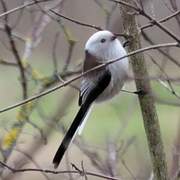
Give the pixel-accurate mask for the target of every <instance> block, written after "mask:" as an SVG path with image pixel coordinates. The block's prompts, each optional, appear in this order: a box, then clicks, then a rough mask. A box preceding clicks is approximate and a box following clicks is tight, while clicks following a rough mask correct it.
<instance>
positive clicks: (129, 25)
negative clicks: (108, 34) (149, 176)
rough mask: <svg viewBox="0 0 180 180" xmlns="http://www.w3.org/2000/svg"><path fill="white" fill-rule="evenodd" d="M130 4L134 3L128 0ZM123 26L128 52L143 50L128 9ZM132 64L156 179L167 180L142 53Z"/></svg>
mask: <svg viewBox="0 0 180 180" xmlns="http://www.w3.org/2000/svg"><path fill="white" fill-rule="evenodd" d="M126 1H127V2H128V3H130V2H132V1H130V0H126ZM120 11H121V15H122V21H123V26H124V29H125V32H126V33H128V34H129V35H131V36H132V38H131V39H130V43H129V45H128V51H129V52H131V51H134V50H137V49H139V48H141V43H140V37H139V34H138V29H137V24H136V21H135V15H133V14H132V10H131V13H129V12H130V10H129V9H128V8H127V7H124V6H122V7H120ZM131 64H132V68H133V72H134V76H135V83H136V88H137V90H141V92H144V93H141V94H139V96H138V97H139V102H140V107H141V111H142V116H143V121H144V128H145V132H146V136H147V142H148V147H149V151H150V156H151V160H152V167H153V173H154V178H155V179H156V180H167V179H168V173H167V164H166V158H165V153H164V148H163V142H162V138H161V133H160V126H159V121H158V116H157V112H156V108H155V103H154V100H153V97H152V96H151V86H150V81H149V80H148V77H149V75H148V72H147V67H146V63H145V58H144V55H143V54H142V53H140V54H136V55H134V56H132V57H131Z"/></svg>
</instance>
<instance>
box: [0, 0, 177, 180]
mask: <svg viewBox="0 0 180 180" xmlns="http://www.w3.org/2000/svg"><path fill="white" fill-rule="evenodd" d="M32 2H33V1H28V0H26V1H25V0H13V1H12V0H4V1H3V0H1V1H0V14H3V13H4V12H5V11H9V10H11V9H14V8H16V7H19V9H18V10H16V11H14V12H11V13H9V14H8V15H4V16H1V15H0V109H3V108H5V107H7V106H9V105H12V104H15V103H17V102H20V101H22V100H23V99H26V98H28V97H31V96H33V95H35V94H38V93H40V92H43V91H45V90H47V89H49V88H52V87H54V86H56V85H58V84H60V83H62V80H64V81H65V80H68V79H71V78H73V77H75V76H77V75H78V74H80V73H81V67H82V62H83V58H84V45H85V42H86V40H87V39H88V38H89V37H90V36H91V35H92V34H93V33H94V32H96V31H97V30H96V29H93V28H88V27H84V26H81V25H78V24H77V23H73V22H71V21H68V20H66V19H64V18H60V17H59V16H57V15H55V14H54V13H52V12H50V11H49V10H50V9H53V10H54V11H56V12H58V13H61V14H63V15H65V16H67V17H69V18H72V19H75V20H78V21H80V22H84V23H87V24H91V25H96V26H98V27H101V28H102V29H109V30H111V31H112V32H114V33H123V32H124V31H123V30H124V29H123V25H122V23H121V12H120V8H119V5H118V4H117V3H114V2H112V1H110V0H76V1H73V0H51V1H47V2H41V3H36V4H35V3H34V4H33V3H32ZM30 3H31V4H30ZM137 3H138V4H140V5H141V6H142V7H143V8H144V10H145V11H146V12H147V13H149V14H150V15H151V16H153V17H154V18H156V19H157V20H160V19H163V18H165V17H167V16H169V15H171V14H172V13H174V12H176V11H178V9H179V7H180V2H179V1H178V0H158V1H155V0H144V1H143V0H142V1H137ZM28 4H29V5H28ZM23 6H26V7H25V8H23ZM21 7H22V8H21ZM132 15H134V14H132ZM148 23H149V21H148V20H146V19H145V18H143V17H141V16H137V26H138V28H139V34H140V36H141V44H142V47H146V46H149V45H152V44H159V43H168V42H173V40H172V39H171V38H170V37H169V36H168V35H167V34H165V33H164V32H162V31H161V30H159V29H158V28H157V27H155V26H152V27H148V28H144V25H147V24H148ZM164 25H165V26H166V27H168V28H169V29H171V31H173V32H174V33H175V34H176V35H177V36H180V15H179V14H178V15H177V16H174V17H173V18H171V19H169V20H167V21H166V22H164ZM7 27H10V32H8V28H7ZM120 40H121V42H122V43H124V42H125V39H124V38H122V37H120ZM144 55H145V57H146V61H147V62H146V63H147V67H148V71H149V74H150V78H151V83H152V88H153V95H154V99H155V101H156V108H157V113H158V117H159V120H160V126H161V132H162V138H163V142H164V146H165V152H166V156H167V162H168V170H169V173H170V174H171V175H172V176H173V175H174V174H175V173H176V172H177V170H178V169H179V153H180V142H179V139H180V111H179V106H180V87H179V85H180V83H179V82H180V70H179V68H180V60H179V56H180V51H179V49H177V48H163V49H161V50H153V51H148V52H145V53H144ZM129 77H130V78H129V79H128V81H127V83H126V84H125V86H124V88H123V89H125V90H128V91H135V85H134V81H133V75H132V70H131V68H130V70H129ZM167 79H168V81H165V80H167ZM79 82H80V80H77V81H74V82H73V83H72V84H69V85H68V86H65V87H63V88H61V89H59V90H56V91H54V92H52V93H50V94H48V95H46V96H44V97H41V98H40V99H38V100H35V101H33V102H31V103H28V104H26V105H24V106H21V107H17V108H15V109H12V110H9V111H6V112H3V113H1V114H0V144H1V146H0V149H1V156H0V159H1V161H4V162H7V164H9V165H11V166H12V167H15V168H28V167H32V168H42V169H52V170H53V165H52V159H53V156H54V154H55V152H56V150H57V148H58V146H59V144H60V142H61V140H62V138H63V135H64V133H65V132H66V130H67V128H68V127H69V126H70V124H71V122H72V120H73V118H74V117H75V115H76V113H77V111H78V109H79V107H78V96H79V91H78V88H79ZM82 162H83V167H84V169H85V170H88V171H92V172H96V173H102V174H106V175H108V176H114V177H119V178H120V179H150V178H151V174H152V167H151V161H150V156H149V151H148V147H147V141H146V136H145V132H144V127H143V120H142V115H141V110H140V107H139V102H138V98H137V96H136V95H134V94H131V93H126V92H121V93H119V95H118V96H116V97H115V98H113V99H112V100H110V101H108V102H106V103H102V104H97V105H96V107H95V108H94V109H93V111H92V113H91V115H90V117H89V121H88V122H87V124H86V126H85V129H84V131H83V134H82V137H77V138H76V139H75V142H74V144H72V145H71V147H70V148H69V150H68V153H67V154H66V155H65V157H64V159H63V161H62V164H61V165H60V166H59V169H58V170H73V167H72V166H71V163H73V164H75V166H77V167H79V168H80V169H81V168H82ZM1 175H2V177H4V179H19V180H21V179H25V178H26V179H32V178H34V179H38V180H41V179H70V180H72V179H84V177H81V176H80V175H78V174H61V175H59V174H58V175H52V174H45V173H34V172H28V173H16V174H11V173H10V171H8V170H2V172H1ZM27 175H28V176H27ZM88 179H92V180H94V179H95V180H96V179H98V178H96V177H88Z"/></svg>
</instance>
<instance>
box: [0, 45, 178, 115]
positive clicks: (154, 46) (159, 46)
mask: <svg viewBox="0 0 180 180" xmlns="http://www.w3.org/2000/svg"><path fill="white" fill-rule="evenodd" d="M163 47H179V44H178V43H176V42H175V43H164V44H158V45H152V46H149V47H145V48H141V49H138V50H136V51H132V52H130V53H128V54H127V55H125V56H122V57H121V58H118V59H115V60H111V61H108V62H107V63H105V64H102V65H99V66H96V67H95V68H92V69H90V70H88V71H86V72H84V73H82V74H80V75H78V76H76V77H73V78H72V79H70V80H67V81H65V82H64V83H63V84H59V85H57V86H55V87H53V88H51V89H48V90H46V91H43V92H42V93H39V94H36V95H34V96H31V97H30V98H27V99H26V100H24V101H20V102H18V103H15V104H13V105H10V106H7V107H5V108H2V109H1V110H0V113H3V112H6V111H8V110H11V109H14V108H16V107H19V106H21V105H23V104H26V103H28V102H31V101H33V100H35V99H38V98H40V97H43V96H45V95H47V94H50V93H52V92H54V91H56V90H58V89H60V88H62V87H65V86H67V85H69V84H70V83H72V82H74V81H75V80H77V79H80V78H81V77H82V76H85V75H86V74H88V73H90V72H92V71H95V70H97V69H99V68H102V67H105V66H107V65H109V64H112V63H115V62H117V61H120V60H123V59H124V58H126V57H129V56H133V55H135V54H138V53H142V52H145V51H149V50H153V49H159V48H163Z"/></svg>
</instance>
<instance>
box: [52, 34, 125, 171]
mask: <svg viewBox="0 0 180 180" xmlns="http://www.w3.org/2000/svg"><path fill="white" fill-rule="evenodd" d="M124 55H126V51H125V49H124V48H123V47H122V45H121V43H120V41H119V40H118V39H117V38H116V37H115V36H114V35H113V34H112V33H111V32H110V31H99V32H97V33H95V34H93V35H92V36H91V37H90V38H89V39H88V41H87V42H86V45H85V60H84V66H83V71H84V72H85V71H87V70H90V69H91V68H94V67H95V66H98V65H100V64H102V63H106V62H107V61H109V60H114V59H118V58H120V57H122V56H124ZM127 71H128V59H127V58H124V59H123V60H121V61H117V62H115V63H113V64H110V65H108V66H106V67H104V68H101V69H98V70H95V71H93V72H91V73H89V74H87V75H86V76H84V77H83V79H82V82H81V88H80V97H79V105H80V106H81V107H80V110H79V112H78V113H77V115H76V117H75V119H74V121H73V123H72V124H71V126H70V128H69V130H68V131H67V133H66V135H65V137H64V139H63V141H62V143H61V145H60V147H59V149H58V151H57V152H56V155H55V157H54V159H53V163H54V167H55V168H56V167H58V165H59V163H60V161H61V159H62V157H63V155H64V153H65V151H66V149H67V148H68V146H69V144H70V143H71V141H72V140H73V138H74V136H75V135H76V133H77V131H78V130H80V131H82V128H81V127H80V126H81V124H82V126H83V127H84V123H82V122H83V120H84V119H87V118H85V116H86V115H87V112H88V110H89V108H90V106H91V105H92V103H93V102H94V101H95V102H101V101H104V100H108V99H110V98H112V97H113V96H115V95H116V94H117V93H118V92H119V91H120V89H121V88H122V86H123V84H124V81H125V80H126V77H127Z"/></svg>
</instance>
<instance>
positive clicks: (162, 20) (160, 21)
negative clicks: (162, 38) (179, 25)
mask: <svg viewBox="0 0 180 180" xmlns="http://www.w3.org/2000/svg"><path fill="white" fill-rule="evenodd" d="M179 14H180V10H178V11H176V12H175V13H172V14H171V15H169V16H166V17H164V18H162V19H161V20H159V21H158V22H159V23H164V22H166V21H168V20H170V19H172V18H174V17H176V16H178V15H179ZM154 25H155V24H153V23H149V24H146V25H143V26H141V27H140V30H141V31H142V30H145V29H147V28H149V27H152V26H154Z"/></svg>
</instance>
